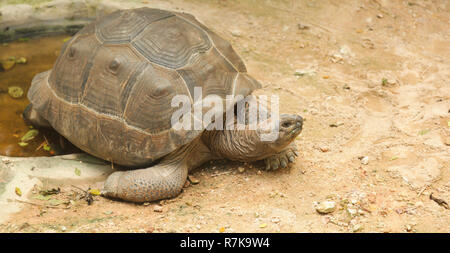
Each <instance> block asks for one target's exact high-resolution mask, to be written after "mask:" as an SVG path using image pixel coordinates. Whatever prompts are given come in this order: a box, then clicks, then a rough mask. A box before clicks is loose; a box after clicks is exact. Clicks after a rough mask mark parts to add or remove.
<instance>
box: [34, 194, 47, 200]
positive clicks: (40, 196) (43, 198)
mask: <svg viewBox="0 0 450 253" xmlns="http://www.w3.org/2000/svg"><path fill="white" fill-rule="evenodd" d="M50 197H51V196H50V195H48V196H44V195H41V194H39V195H36V196H34V198H35V199H39V200H49V199H50Z"/></svg>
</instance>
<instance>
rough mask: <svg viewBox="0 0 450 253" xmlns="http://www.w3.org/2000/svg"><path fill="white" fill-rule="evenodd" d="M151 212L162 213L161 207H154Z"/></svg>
mask: <svg viewBox="0 0 450 253" xmlns="http://www.w3.org/2000/svg"><path fill="white" fill-rule="evenodd" d="M153 211H155V212H157V213H162V211H163V207H162V206H158V205H156V206H155V207H154V208H153Z"/></svg>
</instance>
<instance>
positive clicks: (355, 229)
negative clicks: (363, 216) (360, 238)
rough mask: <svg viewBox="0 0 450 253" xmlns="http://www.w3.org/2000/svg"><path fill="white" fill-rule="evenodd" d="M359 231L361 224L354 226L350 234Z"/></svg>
mask: <svg viewBox="0 0 450 253" xmlns="http://www.w3.org/2000/svg"><path fill="white" fill-rule="evenodd" d="M361 229H362V225H361V224H355V225H353V227H352V232H353V233H355V232H358V231H361Z"/></svg>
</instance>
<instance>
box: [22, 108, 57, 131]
mask: <svg viewBox="0 0 450 253" xmlns="http://www.w3.org/2000/svg"><path fill="white" fill-rule="evenodd" d="M22 117H23V119H24V121H25V123H27V124H30V125H33V126H35V127H44V128H49V127H51V125H50V123H48V121H47V120H46V119H44V118H43V117H42V116H41V115H39V113H38V112H37V111H36V110H34V109H33V105H32V104H29V105H27V107H26V108H25V110H24V111H23V113H22Z"/></svg>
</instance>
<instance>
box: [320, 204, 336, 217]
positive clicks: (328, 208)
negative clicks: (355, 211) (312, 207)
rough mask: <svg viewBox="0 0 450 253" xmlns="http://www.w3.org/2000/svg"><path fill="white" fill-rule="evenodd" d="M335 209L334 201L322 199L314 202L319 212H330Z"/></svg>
mask: <svg viewBox="0 0 450 253" xmlns="http://www.w3.org/2000/svg"><path fill="white" fill-rule="evenodd" d="M334 210H336V202H334V201H322V202H320V203H317V204H316V211H317V212H318V213H320V214H328V213H332V212H334Z"/></svg>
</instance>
